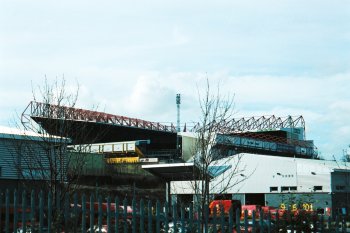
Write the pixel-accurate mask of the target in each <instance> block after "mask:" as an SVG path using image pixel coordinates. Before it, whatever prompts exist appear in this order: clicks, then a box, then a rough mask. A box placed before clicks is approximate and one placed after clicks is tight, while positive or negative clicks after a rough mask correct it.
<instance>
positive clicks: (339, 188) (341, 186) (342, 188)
mask: <svg viewBox="0 0 350 233" xmlns="http://www.w3.org/2000/svg"><path fill="white" fill-rule="evenodd" d="M335 189H336V190H345V186H344V185H337V186H335Z"/></svg>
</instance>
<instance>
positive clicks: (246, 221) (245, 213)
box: [244, 210, 255, 233]
mask: <svg viewBox="0 0 350 233" xmlns="http://www.w3.org/2000/svg"><path fill="white" fill-rule="evenodd" d="M254 212H255V210H253V213H254ZM244 232H245V233H247V232H248V210H244Z"/></svg>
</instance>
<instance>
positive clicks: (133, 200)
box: [131, 197, 137, 233]
mask: <svg viewBox="0 0 350 233" xmlns="http://www.w3.org/2000/svg"><path fill="white" fill-rule="evenodd" d="M131 206H132V233H136V220H137V216H136V214H137V213H136V200H135V197H133V198H132V204H131Z"/></svg>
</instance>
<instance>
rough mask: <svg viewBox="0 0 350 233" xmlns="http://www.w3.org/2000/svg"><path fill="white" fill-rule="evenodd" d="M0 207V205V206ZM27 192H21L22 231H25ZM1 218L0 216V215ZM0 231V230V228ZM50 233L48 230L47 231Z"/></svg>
mask: <svg viewBox="0 0 350 233" xmlns="http://www.w3.org/2000/svg"><path fill="white" fill-rule="evenodd" d="M0 208H1V207H0ZM26 215H27V192H26V190H23V192H22V231H23V232H27V216H26ZM0 219H1V217H0ZM0 231H1V230H0ZM48 233H50V232H48Z"/></svg>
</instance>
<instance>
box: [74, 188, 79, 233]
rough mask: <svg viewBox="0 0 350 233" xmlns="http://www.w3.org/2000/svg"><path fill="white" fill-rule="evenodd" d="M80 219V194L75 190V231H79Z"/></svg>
mask: <svg viewBox="0 0 350 233" xmlns="http://www.w3.org/2000/svg"><path fill="white" fill-rule="evenodd" d="M78 221H79V215H78V195H77V193H76V192H74V232H75V233H76V232H77V231H78Z"/></svg>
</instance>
